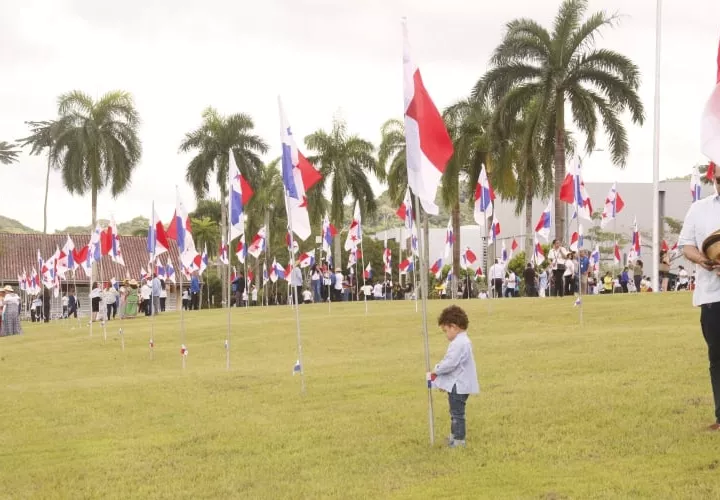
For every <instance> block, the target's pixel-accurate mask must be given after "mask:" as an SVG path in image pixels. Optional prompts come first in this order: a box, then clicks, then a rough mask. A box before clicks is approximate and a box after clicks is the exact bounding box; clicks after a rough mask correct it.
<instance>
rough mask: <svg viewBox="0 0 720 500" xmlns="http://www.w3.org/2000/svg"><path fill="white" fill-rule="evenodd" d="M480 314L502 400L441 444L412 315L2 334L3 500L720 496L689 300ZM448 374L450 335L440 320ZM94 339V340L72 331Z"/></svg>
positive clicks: (556, 303) (495, 395) (353, 313)
mask: <svg viewBox="0 0 720 500" xmlns="http://www.w3.org/2000/svg"><path fill="white" fill-rule="evenodd" d="M572 302H573V299H572V298H566V299H564V300H554V299H545V300H540V299H535V300H527V299H515V300H511V299H504V300H501V301H493V302H492V303H491V304H490V303H489V302H488V301H479V300H474V301H464V302H462V303H463V304H464V306H465V307H466V308H467V310H468V313H469V316H470V321H471V325H470V336H471V338H472V339H473V341H474V347H475V359H476V362H477V364H478V370H479V375H480V383H481V386H482V391H483V392H482V393H481V394H480V395H479V396H476V397H472V398H471V399H470V401H469V403H468V407H467V410H468V411H467V416H468V446H469V447H468V448H467V449H465V450H448V449H444V448H443V447H442V446H441V444H440V441H441V440H442V439H441V438H444V436H446V435H447V434H448V428H449V422H448V420H449V418H448V415H447V400H446V397H445V395H444V394H442V393H439V392H438V393H436V394H435V396H434V401H435V410H436V412H435V426H436V434H437V437H438V439H437V441H438V444H436V446H435V447H432V448H431V447H430V446H429V442H428V423H427V397H426V394H427V391H426V389H425V368H424V354H423V342H422V336H421V333H420V315H419V314H417V313H415V308H414V304H413V303H412V302H396V303H370V304H369V314H368V315H367V316H366V315H365V314H364V308H363V306H362V304H343V305H336V304H333V308H332V313H331V314H328V308H327V306H326V305H325V306H324V305H318V306H304V307H302V308H301V320H302V325H303V328H302V333H303V338H304V352H305V371H306V382H307V387H308V390H307V393H306V394H305V395H304V396H303V395H301V394H300V379H299V377H298V376H295V377H293V376H292V374H291V372H292V367H293V364H294V362H295V359H296V357H297V356H296V342H295V316H294V312H293V311H292V310H291V309H290V308H288V307H276V308H270V309H261V308H258V309H254V310H251V311H247V310H233V337H232V339H233V343H232V348H233V349H232V369H231V371H230V372H228V371H226V369H225V349H224V338H225V332H226V325H227V314H226V313H225V312H222V311H207V312H198V313H193V314H187V315H186V325H187V339H188V342H187V344H188V348H189V356H188V359H187V367H186V369H185V370H183V369H182V367H181V358H180V354H179V348H180V333H179V317H178V316H176V315H171V314H168V315H165V316H163V317H161V318H159V319H158V320H157V321H156V323H155V342H156V349H155V359H154V360H153V361H151V360H150V357H149V354H148V339H149V334H150V321H148V320H147V319H145V318H140V319H137V320H134V321H126V322H124V324H123V325H122V326H123V327H124V331H125V344H126V347H125V351H122V350H121V347H120V340H119V338H118V336H117V329H118V327H119V326H120V324H121V323H120V322H119V321H117V322H114V323H110V326H109V327H108V341H107V343H104V342H103V337H102V332H101V330H100V328H98V327H96V328H95V330H94V336H93V337H92V338H90V337H89V335H88V329H87V327H81V328H78V327H77V323H75V322H71V323H70V324H53V325H47V326H46V325H40V326H35V325H25V326H26V332H25V335H23V336H17V337H9V338H0V381H1V382H0V387H1V390H0V408H1V411H2V415H3V422H2V425H1V426H0V497H1V498H12V499H21V498H42V499H51V498H104V499H105V498H118V499H128V498H173V499H178V498H193V499H200V498H207V499H218V498H270V499H279V498H293V499H296V498H343V499H349V498H420V499H425V498H492V499H496V498H613V497H614V498H629V497H646V498H718V497H720V474H719V472H720V471H718V468H720V455H719V454H718V447H719V446H720V435H719V434H710V433H708V432H706V431H705V430H704V427H706V426H707V425H708V424H710V423H712V397H711V392H710V384H709V378H708V374H707V373H708V372H707V361H706V348H705V344H704V342H703V339H702V335H701V333H700V328H699V315H698V311H697V310H694V309H692V308H691V306H690V295H689V294H687V293H683V294H664V295H662V296H655V295H650V294H647V295H643V296H640V295H634V296H624V297H621V296H612V297H592V298H588V299H586V300H585V306H584V322H585V327H584V328H580V326H579V321H578V309H577V308H574V307H573V306H572ZM448 304H450V301H443V302H440V301H433V302H430V321H431V326H432V328H431V340H430V342H431V352H432V360H433V363H435V362H437V361H438V360H439V359H440V358H441V357H442V355H443V354H444V352H445V348H446V345H447V341H446V340H445V338H444V336H443V335H442V333H441V332H440V331H439V330H438V329H437V328H436V327H435V326H434V319H435V318H436V317H437V314H438V312H439V311H440V308H441V306H445V305H448ZM71 326H74V327H75V328H71Z"/></svg>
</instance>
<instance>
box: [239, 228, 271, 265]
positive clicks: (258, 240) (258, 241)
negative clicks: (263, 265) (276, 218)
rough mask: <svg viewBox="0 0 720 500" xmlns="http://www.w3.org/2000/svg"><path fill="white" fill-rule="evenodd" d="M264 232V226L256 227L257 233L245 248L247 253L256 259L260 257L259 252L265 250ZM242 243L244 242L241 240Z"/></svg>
mask: <svg viewBox="0 0 720 500" xmlns="http://www.w3.org/2000/svg"><path fill="white" fill-rule="evenodd" d="M265 233H266V229H265V226H262V227H261V228H260V229H258V232H257V234H256V235H255V236H254V237H253V240H252V243H250V246H249V247H248V249H247V253H249V254H250V255H252V256H253V257H255V258H256V259H257V258H258V257H260V254H261V253H262V252H263V250H265ZM244 244H245V242H244V241H243V245H244Z"/></svg>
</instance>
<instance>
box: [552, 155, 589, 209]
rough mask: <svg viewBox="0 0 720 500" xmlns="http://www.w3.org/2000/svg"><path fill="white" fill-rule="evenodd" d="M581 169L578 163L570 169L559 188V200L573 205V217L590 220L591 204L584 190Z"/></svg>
mask: <svg viewBox="0 0 720 500" xmlns="http://www.w3.org/2000/svg"><path fill="white" fill-rule="evenodd" d="M581 170H582V167H581V165H580V163H578V164H577V165H575V167H571V168H570V171H569V172H568V174H567V175H566V176H565V180H564V181H563V183H562V186H560V199H561V200H562V201H564V202H565V203H570V204H574V205H575V215H573V218H575V217H576V216H579V217H581V218H583V219H585V220H590V221H591V220H592V203H591V201H590V196H589V195H588V193H587V190H586V189H585V182H584V181H583V179H582V173H581Z"/></svg>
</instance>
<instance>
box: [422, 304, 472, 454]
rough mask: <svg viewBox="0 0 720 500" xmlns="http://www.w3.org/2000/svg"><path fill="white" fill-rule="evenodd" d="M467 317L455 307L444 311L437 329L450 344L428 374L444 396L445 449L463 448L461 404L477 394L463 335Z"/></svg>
mask: <svg viewBox="0 0 720 500" xmlns="http://www.w3.org/2000/svg"><path fill="white" fill-rule="evenodd" d="M468 323H469V321H468V317H467V314H466V313H465V311H463V309H462V308H460V307H458V306H450V307H446V308H445V309H444V310H443V312H442V313H440V317H439V318H438V326H440V328H441V329H442V331H443V333H445V336H446V337H447V339H448V340H449V341H450V345H449V346H448V350H447V352H446V353H445V357H444V358H443V359H442V361H440V362H439V363H438V364H437V365H435V369H434V370H433V371H432V372H431V373H430V380H432V381H433V382H434V384H435V387H437V388H438V389H441V390H443V391H445V392H447V393H448V402H449V403H450V433H451V434H450V436H449V437H448V446H450V447H451V448H456V447H458V446H462V447H464V446H465V404H466V403H467V400H468V397H469V396H470V394H477V393H479V392H480V384H479V383H478V376H477V368H476V367H475V358H474V357H473V352H472V342H471V341H470V338H469V337H468V335H467V328H468Z"/></svg>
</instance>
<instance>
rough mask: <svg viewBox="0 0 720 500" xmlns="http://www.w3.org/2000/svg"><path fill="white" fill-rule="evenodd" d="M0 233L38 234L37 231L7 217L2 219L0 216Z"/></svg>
mask: <svg viewBox="0 0 720 500" xmlns="http://www.w3.org/2000/svg"><path fill="white" fill-rule="evenodd" d="M0 232H2V233H19V234H31V233H38V232H39V231H35V230H34V229H32V228H29V227H27V226H24V225H23V224H21V223H20V222H18V221H16V220H15V219H10V218H8V217H3V216H2V215H0Z"/></svg>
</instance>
